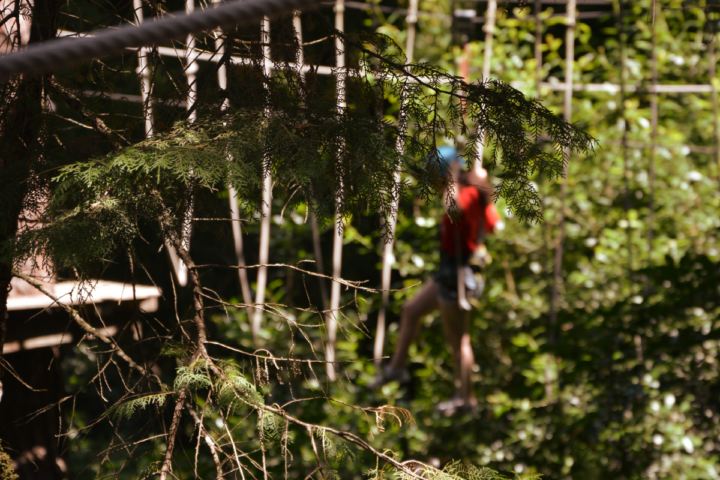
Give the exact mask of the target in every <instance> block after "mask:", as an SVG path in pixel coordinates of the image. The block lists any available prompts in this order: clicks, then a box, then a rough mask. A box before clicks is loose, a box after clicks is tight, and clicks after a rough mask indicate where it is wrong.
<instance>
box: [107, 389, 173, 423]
mask: <svg viewBox="0 0 720 480" xmlns="http://www.w3.org/2000/svg"><path fill="white" fill-rule="evenodd" d="M166 398H167V394H159V395H147V396H145V397H140V398H135V399H133V400H128V401H127V402H123V403H120V404H117V405H114V406H113V407H111V408H110V409H109V410H108V416H109V417H110V418H114V419H117V418H126V419H127V418H130V417H132V415H133V413H135V411H136V410H137V409H138V408H142V409H143V410H144V409H145V408H146V407H147V406H148V405H157V406H158V407H162V406H163V405H164V404H165V399H166Z"/></svg>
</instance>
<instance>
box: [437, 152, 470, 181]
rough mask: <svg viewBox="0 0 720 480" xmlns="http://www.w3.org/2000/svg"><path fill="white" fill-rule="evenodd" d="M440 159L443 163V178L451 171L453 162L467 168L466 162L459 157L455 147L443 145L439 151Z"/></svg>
mask: <svg viewBox="0 0 720 480" xmlns="http://www.w3.org/2000/svg"><path fill="white" fill-rule="evenodd" d="M437 152H438V157H439V158H440V161H441V162H442V163H443V167H442V172H441V176H445V175H446V174H447V173H448V172H449V171H450V164H451V163H452V162H458V163H460V165H461V166H463V167H464V166H465V160H463V159H462V158H461V157H459V156H458V151H457V149H456V148H455V147H450V146H447V145H443V146H442V147H438V149H437Z"/></svg>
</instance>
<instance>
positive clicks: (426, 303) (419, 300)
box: [389, 278, 439, 370]
mask: <svg viewBox="0 0 720 480" xmlns="http://www.w3.org/2000/svg"><path fill="white" fill-rule="evenodd" d="M438 292H439V291H438V286H437V284H436V283H435V281H434V280H433V279H432V278H431V279H430V280H428V281H427V282H425V283H424V284H423V286H422V287H421V288H420V291H419V292H418V293H416V294H415V296H414V297H413V298H412V299H410V300H408V301H407V302H405V304H404V305H403V306H402V310H401V311H400V336H399V337H398V341H397V343H396V344H395V352H394V353H393V356H392V358H391V359H390V365H389V367H390V368H392V369H395V370H398V369H401V368H404V367H405V363H406V362H407V356H408V351H409V350H410V345H412V342H413V341H414V340H415V337H417V333H418V331H419V330H420V320H421V319H422V317H424V316H425V315H428V314H430V313H432V312H433V311H434V310H437V308H438Z"/></svg>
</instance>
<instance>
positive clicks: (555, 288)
mask: <svg viewBox="0 0 720 480" xmlns="http://www.w3.org/2000/svg"><path fill="white" fill-rule="evenodd" d="M574 63H575V0H568V4H567V30H566V32H565V85H564V87H565V89H564V90H565V102H564V115H565V121H566V122H570V121H572V94H573V66H574ZM564 155H565V166H564V167H563V177H564V178H563V182H562V185H561V187H560V223H559V225H558V240H557V245H556V246H555V268H554V271H553V284H552V293H551V297H550V328H551V329H552V328H554V327H555V324H556V323H557V313H558V303H559V295H560V284H561V283H562V282H563V278H562V261H563V247H564V243H565V201H566V198H567V182H568V174H569V162H570V151H569V149H566V150H565V152H564ZM548 340H549V342H550V343H554V341H555V335H554V334H553V332H552V331H551V332H550V335H549V336H548Z"/></svg>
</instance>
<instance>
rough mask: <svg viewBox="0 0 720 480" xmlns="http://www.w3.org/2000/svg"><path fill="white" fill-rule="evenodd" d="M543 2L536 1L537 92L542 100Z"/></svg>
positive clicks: (540, 0)
mask: <svg viewBox="0 0 720 480" xmlns="http://www.w3.org/2000/svg"><path fill="white" fill-rule="evenodd" d="M541 14H542V0H535V80H536V81H537V86H536V91H537V96H538V98H540V84H541V83H542V78H543V74H542V62H543V54H542V32H543V26H542V18H541Z"/></svg>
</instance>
